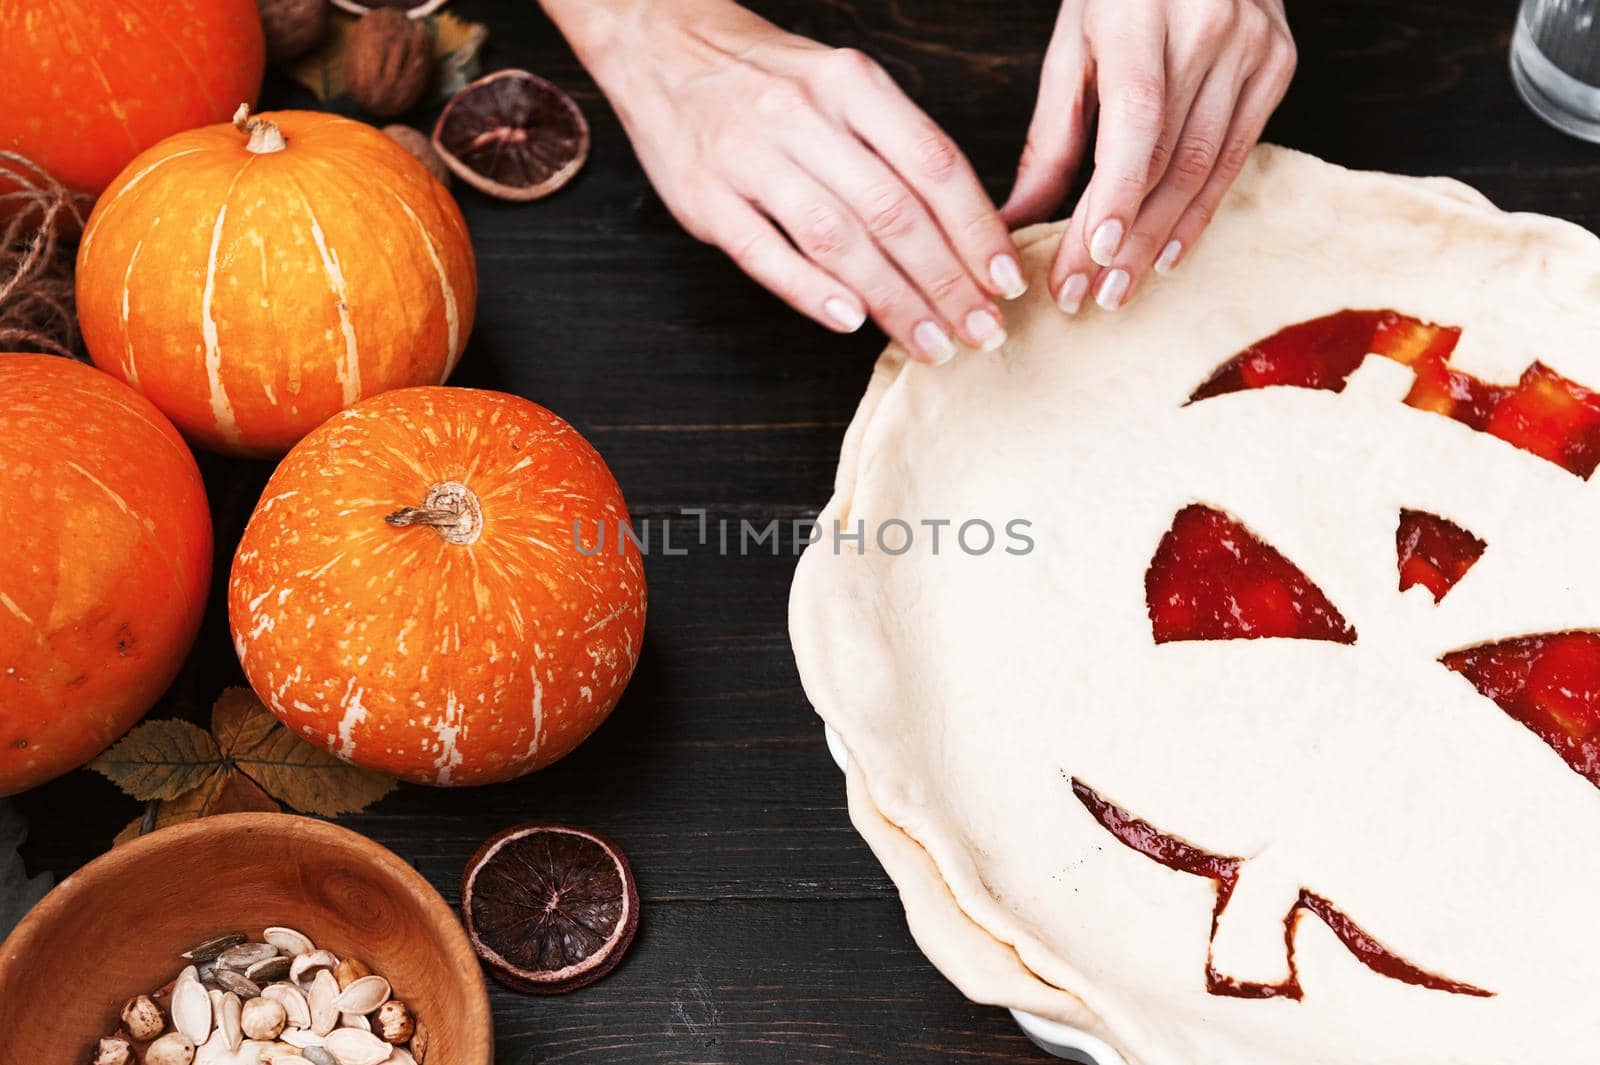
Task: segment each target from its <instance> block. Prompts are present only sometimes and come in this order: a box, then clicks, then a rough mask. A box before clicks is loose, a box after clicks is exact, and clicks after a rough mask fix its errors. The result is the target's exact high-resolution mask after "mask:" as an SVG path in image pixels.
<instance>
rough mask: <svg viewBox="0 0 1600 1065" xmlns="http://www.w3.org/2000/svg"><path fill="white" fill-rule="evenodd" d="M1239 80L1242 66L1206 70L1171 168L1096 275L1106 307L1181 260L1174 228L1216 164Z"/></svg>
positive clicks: (1097, 292)
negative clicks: (1120, 242)
mask: <svg viewBox="0 0 1600 1065" xmlns="http://www.w3.org/2000/svg"><path fill="white" fill-rule="evenodd" d="M1239 81H1240V76H1239V73H1238V68H1237V67H1231V68H1224V67H1216V68H1213V70H1212V71H1211V73H1210V74H1209V75H1207V77H1206V80H1205V82H1204V84H1202V85H1201V87H1200V92H1199V94H1198V95H1197V96H1196V97H1195V102H1194V107H1193V109H1192V110H1191V111H1190V112H1189V116H1188V120H1187V122H1185V124H1184V126H1183V130H1182V132H1181V133H1180V134H1179V135H1178V136H1177V138H1176V144H1175V145H1174V147H1173V150H1172V155H1171V159H1170V161H1169V162H1168V164H1167V168H1166V172H1165V173H1164V174H1163V175H1162V176H1161V180H1160V181H1159V182H1158V183H1157V184H1156V187H1155V188H1154V189H1153V190H1152V191H1151V193H1150V195H1149V196H1148V197H1146V198H1145V201H1144V205H1143V206H1142V207H1141V208H1140V209H1139V214H1138V216H1137V217H1136V218H1135V219H1134V223H1133V226H1132V228H1131V229H1130V230H1129V232H1128V236H1127V239H1125V240H1124V241H1123V242H1122V247H1121V248H1119V249H1118V250H1117V254H1116V255H1115V256H1114V257H1113V260H1112V264H1111V266H1109V267H1107V268H1105V269H1103V270H1101V271H1099V273H1098V275H1097V277H1096V279H1095V282H1094V286H1093V289H1092V291H1093V292H1094V297H1095V302H1096V303H1098V304H1099V305H1100V306H1101V307H1102V308H1104V309H1106V310H1116V309H1117V308H1118V307H1121V306H1122V305H1123V304H1124V303H1126V302H1127V301H1128V300H1129V299H1130V298H1132V295H1133V293H1134V292H1135V291H1136V290H1137V289H1138V287H1139V284H1140V282H1141V281H1142V280H1144V278H1145V277H1146V276H1147V275H1148V274H1149V272H1150V271H1151V269H1154V270H1155V271H1156V272H1158V273H1165V272H1166V271H1168V270H1170V269H1171V268H1172V266H1173V265H1174V264H1176V262H1177V260H1178V257H1179V255H1181V253H1182V250H1183V245H1182V244H1181V243H1179V242H1177V241H1175V240H1174V239H1172V233H1173V229H1174V228H1175V227H1176V225H1177V222H1178V219H1179V218H1180V217H1182V215H1183V212H1184V211H1185V210H1187V209H1188V207H1189V205H1190V204H1191V203H1193V202H1194V199H1195V197H1196V196H1197V195H1198V194H1199V192H1200V190H1201V189H1202V188H1204V187H1205V183H1206V181H1207V180H1208V179H1209V178H1210V176H1211V173H1212V171H1213V170H1214V169H1215V167H1216V163H1217V154H1218V152H1219V151H1220V150H1221V146H1222V142H1223V139H1224V138H1225V137H1226V136H1227V132H1228V124H1229V120H1230V118H1231V117H1232V115H1233V112H1234V106H1235V103H1236V101H1237V100H1238V95H1239Z"/></svg>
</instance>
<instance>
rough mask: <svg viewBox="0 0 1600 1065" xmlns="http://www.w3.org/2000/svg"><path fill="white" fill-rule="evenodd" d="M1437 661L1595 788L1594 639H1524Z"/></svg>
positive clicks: (1597, 672)
mask: <svg viewBox="0 0 1600 1065" xmlns="http://www.w3.org/2000/svg"><path fill="white" fill-rule="evenodd" d="M1442 661H1443V662H1444V664H1445V665H1447V666H1449V667H1450V668H1451V669H1453V670H1455V671H1456V672H1457V673H1460V674H1461V675H1462V676H1464V677H1466V678H1467V679H1468V680H1470V681H1471V682H1472V684H1473V686H1474V687H1476V688H1477V689H1478V691H1480V692H1482V693H1483V694H1484V695H1486V696H1488V697H1489V698H1490V699H1493V700H1494V701H1495V702H1496V703H1497V704H1498V705H1499V706H1500V709H1502V710H1504V711H1505V712H1506V713H1507V714H1510V715H1511V716H1512V717H1513V718H1515V719H1516V720H1518V721H1520V722H1521V723H1522V724H1524V725H1526V726H1527V727H1528V728H1530V729H1532V730H1533V732H1534V733H1536V734H1537V735H1538V736H1539V738H1540V739H1542V740H1544V742H1545V743H1547V744H1549V745H1550V746H1551V747H1552V748H1553V749H1554V750H1555V751H1556V753H1558V754H1560V755H1561V757H1562V758H1564V759H1566V762H1567V764H1568V765H1569V766H1571V767H1572V768H1573V770H1574V771H1576V772H1578V773H1580V774H1582V775H1583V776H1584V777H1586V778H1588V780H1589V781H1590V782H1591V783H1593V784H1595V785H1596V786H1600V635H1597V634H1595V633H1592V632H1560V633H1550V634H1546V635H1541V636H1524V637H1521V638H1519V639H1515V640H1502V641H1501V642H1499V643H1488V644H1484V645H1483V646H1481V647H1471V648H1468V649H1467V650H1465V651H1456V652H1454V653H1453V654H1448V655H1445V656H1444V658H1443V659H1442Z"/></svg>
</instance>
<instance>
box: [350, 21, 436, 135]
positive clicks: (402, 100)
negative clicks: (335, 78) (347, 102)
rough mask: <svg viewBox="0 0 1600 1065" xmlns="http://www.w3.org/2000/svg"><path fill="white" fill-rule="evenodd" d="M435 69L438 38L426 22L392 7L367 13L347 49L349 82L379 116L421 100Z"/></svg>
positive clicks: (401, 110) (358, 99) (361, 100)
mask: <svg viewBox="0 0 1600 1065" xmlns="http://www.w3.org/2000/svg"><path fill="white" fill-rule="evenodd" d="M432 74H433V38H432V36H431V35H430V34H429V33H428V28H427V27H426V26H424V25H423V24H422V23H420V22H417V21H414V20H412V19H409V18H407V17H406V16H405V15H404V14H403V13H402V12H401V11H399V10H398V9H396V8H392V7H379V8H374V9H373V10H371V11H368V12H367V13H366V14H365V15H362V16H361V18H360V20H359V21H358V22H357V23H356V24H355V28H354V29H352V30H351V31H350V40H349V42H348V44H347V46H346V51H345V55H344V81H345V87H346V88H348V89H349V90H350V95H351V97H352V98H354V99H355V102H356V103H358V104H360V105H361V107H362V108H364V109H365V110H366V111H368V112H369V113H370V114H373V115H376V116H377V117H379V118H393V117H394V116H396V115H399V114H402V113H404V112H406V111H409V110H410V109H411V108H412V107H414V106H416V103H417V101H418V100H420V99H422V94H423V92H424V91H426V90H427V88H428V79H429V78H430V77H431V76H432Z"/></svg>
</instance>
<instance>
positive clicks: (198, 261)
mask: <svg viewBox="0 0 1600 1065" xmlns="http://www.w3.org/2000/svg"><path fill="white" fill-rule="evenodd" d="M477 294H478V282H477V269H476V267H475V265H474V263H473V257H472V245H471V243H470V241H469V240H468V237H467V229H466V224H465V223H464V222H463V221H462V218H461V212H460V210H459V209H458V208H457V207H456V204H455V201H454V200H453V199H451V198H450V194H449V192H447V191H446V190H445V188H444V186H443V185H441V184H439V182H438V180H437V179H436V178H434V176H433V175H432V174H430V173H428V170H427V168H426V167H424V166H423V165H422V164H421V163H419V162H418V161H417V160H416V159H414V158H412V157H411V156H410V155H409V154H407V152H406V151H405V150H404V149H403V148H401V147H400V146H399V145H398V144H396V143H395V142H394V141H392V140H390V139H389V138H388V137H386V136H384V135H383V134H382V133H380V132H378V131H377V130H376V129H373V128H372V127H371V126H367V125H364V124H362V123H360V122H353V121H351V120H349V119H346V118H339V117H338V116H335V115H328V114H320V113H314V112H308V111H283V112H279V113H276V114H270V115H260V116H257V117H256V118H250V119H246V118H245V117H244V115H243V114H242V113H241V115H240V116H239V118H238V120H237V121H236V122H235V123H234V124H231V125H230V124H222V125H216V126H207V127H205V128H203V129H197V130H191V131H189V132H187V133H180V134H178V135H176V136H174V137H169V138H167V139H166V140H164V141H162V142H161V143H160V144H158V145H156V146H155V147H154V148H151V149H150V150H149V151H147V152H145V153H144V154H142V155H140V156H139V157H138V158H137V159H135V160H134V161H133V162H132V163H131V164H130V165H129V166H128V168H127V170H125V171H123V173H122V175H121V176H120V177H119V178H118V179H117V180H116V181H115V182H114V183H113V184H112V186H111V187H110V188H109V189H107V190H106V192H105V195H104V196H102V197H101V198H100V202H99V203H98V204H97V205H96V206H95V210H94V213H93V215H91V216H90V218H89V223H88V227H87V228H86V230H85V232H84V237H83V243H82V245H81V246H80V247H79V250H78V319H79V322H80V324H81V325H82V327H83V337H84V341H85V343H86V344H87V345H88V348H89V353H90V355H91V356H92V357H93V358H94V361H95V364H96V365H98V366H100V367H101V368H102V369H105V370H107V371H109V372H111V373H113V374H115V375H116V376H118V377H120V378H122V379H123V380H125V381H127V382H128V383H129V384H131V385H133V386H134V387H135V388H138V389H139V390H140V391H142V392H144V394H145V395H147V396H149V397H150V399H151V401H152V402H154V403H155V405H156V406H157V407H160V408H161V409H162V410H163V411H164V412H165V413H166V414H167V416H168V417H169V418H171V419H172V420H173V421H174V422H175V423H177V426H178V428H179V429H180V430H182V431H183V432H184V434H185V435H187V436H188V437H189V438H190V439H191V440H193V441H195V442H196V443H199V444H201V445H203V446H205V447H208V448H212V449H214V450H218V451H224V452H229V453H232V454H239V455H265V454H280V453H282V452H283V451H285V450H286V449H287V448H288V447H289V446H290V445H292V444H293V443H294V442H295V441H296V440H299V439H300V438H301V437H302V436H304V435H305V434H306V433H307V432H309V431H310V430H311V429H312V428H314V427H315V426H317V425H319V424H321V423H322V422H323V421H324V420H325V419H327V418H328V416H329V415H331V414H333V413H335V412H336V411H338V410H340V409H342V408H344V407H348V406H349V405H350V404H352V403H354V402H356V401H357V400H359V399H361V398H362V397H364V396H370V395H373V394H375V393H377V392H382V391H385V390H387V389H391V388H402V387H405V386H408V385H419V384H437V383H439V382H441V381H443V380H444V379H445V377H447V376H448V375H449V373H450V371H451V369H452V368H454V366H455V364H456V360H457V359H458V358H459V357H460V355H461V350H462V348H463V347H464V346H465V344H466V341H467V333H468V331H469V330H471V328H472V319H473V312H474V310H475V307H476V304H477Z"/></svg>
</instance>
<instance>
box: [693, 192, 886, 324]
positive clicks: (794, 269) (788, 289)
mask: <svg viewBox="0 0 1600 1065" xmlns="http://www.w3.org/2000/svg"><path fill="white" fill-rule="evenodd" d="M711 206H712V209H713V210H714V211H715V215H714V217H716V218H718V219H719V220H720V221H719V223H718V227H719V228H718V229H717V231H716V232H715V233H714V234H713V235H712V243H714V244H716V245H717V246H718V247H720V248H721V249H722V250H723V251H725V252H727V253H728V255H729V256H730V257H731V258H732V259H733V261H734V262H735V263H737V264H738V266H739V268H740V269H741V270H743V271H744V272H745V273H747V274H749V275H750V277H751V278H752V279H754V280H755V282H756V283H757V284H759V285H760V286H761V287H763V288H765V289H767V290H769V291H770V292H772V293H773V294H774V295H776V296H777V297H778V298H779V299H781V300H783V301H784V302H785V303H787V304H788V305H789V306H791V307H793V308H794V309H795V310H797V311H799V312H800V313H801V314H803V315H805V316H806V317H808V318H811V319H813V320H814V321H817V322H820V323H821V324H822V325H825V326H827V327H828V328H829V329H832V330H833V331H834V332H837V333H854V332H855V331H856V330H857V329H860V328H861V325H862V323H863V322H865V321H866V317H867V314H866V310H865V308H864V307H863V306H862V303H861V299H860V298H859V297H858V296H857V295H856V294H855V293H854V292H852V291H850V289H849V288H848V287H847V286H846V285H845V284H844V283H843V282H841V281H839V280H838V279H837V278H835V277H833V276H832V275H831V274H829V273H828V272H827V271H826V270H823V269H822V268H821V267H819V266H817V265H816V264H815V263H813V262H811V261H810V260H808V259H806V257H805V256H803V255H801V254H800V253H799V252H797V251H795V249H794V246H793V245H791V244H790V243H789V242H788V241H787V240H785V239H784V237H783V234H781V233H779V232H778V231H777V229H776V228H774V227H773V225H772V223H771V222H770V221H768V220H767V219H766V218H765V217H764V216H763V215H762V214H761V212H759V211H757V210H756V209H755V208H754V207H752V206H751V205H750V204H749V203H747V202H746V201H745V200H743V199H741V198H740V197H738V196H736V195H734V194H733V193H732V192H731V191H730V192H728V193H727V195H726V196H723V197H718V198H716V200H715V201H714V202H713V204H712V205H711Z"/></svg>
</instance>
